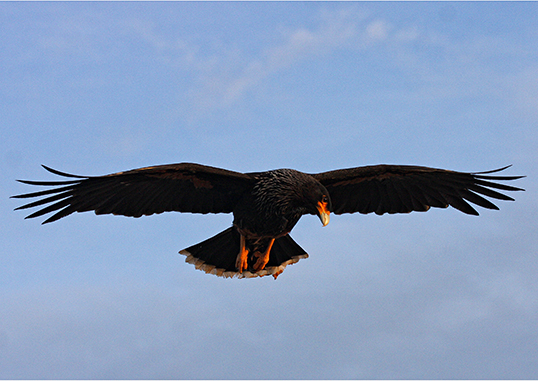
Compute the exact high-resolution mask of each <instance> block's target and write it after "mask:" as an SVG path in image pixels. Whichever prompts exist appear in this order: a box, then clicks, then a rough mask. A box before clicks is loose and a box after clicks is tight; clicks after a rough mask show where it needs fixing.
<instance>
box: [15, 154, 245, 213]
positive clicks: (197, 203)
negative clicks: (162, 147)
mask: <svg viewBox="0 0 538 381" xmlns="http://www.w3.org/2000/svg"><path fill="white" fill-rule="evenodd" d="M43 167H44V168H45V169H46V170H47V171H49V172H52V173H54V174H56V175H59V176H64V177H70V178H74V179H76V180H68V181H28V180H18V181H20V182H21V183H24V184H30V185H44V186H54V187H55V188H52V189H47V190H44V191H40V192H33V193H27V194H21V195H18V196H13V197H14V198H32V197H41V196H46V197H45V198H42V199H40V200H37V201H35V202H31V203H29V204H26V205H23V206H20V207H18V208H17V209H27V208H33V207H37V206H42V205H46V204H50V205H48V206H46V207H45V208H43V209H40V210H38V211H37V212H35V213H33V214H30V215H29V216H28V217H26V218H33V217H38V216H41V215H44V214H47V213H51V212H56V213H55V214H53V215H52V216H51V217H50V218H48V219H47V220H45V221H44V222H43V223H48V222H53V221H56V220H58V219H60V218H62V217H65V216H67V215H69V214H71V213H73V212H86V211H91V210H93V211H95V213H96V214H119V215H123V216H131V217H140V216H142V215H150V214H154V213H162V212H169V211H176V212H190V213H230V212H232V210H233V208H234V206H235V204H236V203H237V201H238V200H239V198H240V197H241V195H242V194H243V193H244V192H245V191H246V190H248V189H250V188H251V187H252V184H253V179H252V177H251V176H249V175H246V174H242V173H238V172H232V171H227V170H224V169H219V168H214V167H208V166H204V165H200V164H191V163H181V164H170V165H159V166H155V167H147V168H140V169H134V170H131V171H127V172H119V173H113V174H110V175H106V176H95V177H94V176H76V175H71V174H68V173H63V172H59V171H57V170H54V169H51V168H48V167H46V166H43Z"/></svg>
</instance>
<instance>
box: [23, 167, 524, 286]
mask: <svg viewBox="0 0 538 381" xmlns="http://www.w3.org/2000/svg"><path fill="white" fill-rule="evenodd" d="M43 167H44V168H45V169H46V170H48V171H49V172H52V173H54V174H56V175H59V176H64V177H68V178H72V179H73V180H67V181H28V180H18V181H20V182H22V183H24V184H30V185H44V186H53V187H54V188H51V189H47V190H44V191H40V192H33V193H27V194H22V195H17V196H13V197H15V198H32V197H40V196H45V197H44V198H41V199H39V200H37V201H34V202H31V203H29V204H26V205H23V206H20V207H18V208H17V209H27V208H33V207H36V206H42V205H45V204H49V205H48V206H46V207H44V208H43V209H40V210H38V211H36V212H34V213H33V214H30V215H29V216H28V217H27V218H33V217H38V216H41V215H44V214H46V213H50V212H55V213H54V214H53V215H52V216H50V217H49V218H48V219H47V220H45V221H44V222H43V223H48V222H53V221H56V220H58V219H60V218H62V217H65V216H68V215H69V214H71V213H73V212H86V211H91V210H93V211H95V213H96V214H117V215H123V216H130V217H140V216H143V215H151V214H155V213H162V212H171V211H175V212H189V213H233V215H234V220H233V225H232V226H231V227H229V228H228V229H226V230H224V231H223V232H221V233H219V234H217V235H216V236H214V237H212V238H209V239H207V240H205V241H203V242H201V243H199V244H197V245H194V246H191V247H189V248H187V249H185V250H182V251H180V253H181V254H183V255H186V256H187V258H186V261H187V262H189V263H192V264H194V265H195V266H196V268H197V269H200V270H203V271H205V272H206V273H211V274H215V275H218V276H224V277H234V276H236V277H239V278H244V277H247V278H250V277H257V276H265V275H273V276H274V277H275V279H276V277H277V276H278V275H279V274H280V273H282V271H284V268H285V267H286V266H287V265H289V264H292V263H295V262H297V261H298V260H299V259H301V258H307V257H308V254H307V253H306V252H305V251H304V250H303V249H302V248H301V247H300V246H299V245H298V244H297V243H295V241H294V240H293V239H292V238H291V237H290V236H289V234H288V233H289V232H290V231H291V230H292V229H293V227H294V226H295V224H296V223H297V222H298V221H299V219H300V218H301V216H302V215H304V214H313V215H317V216H318V217H319V218H320V220H321V223H322V224H323V226H325V225H327V224H328V223H329V214H330V213H331V212H333V213H335V214H342V213H355V212H359V213H363V214H367V213H372V212H374V213H376V214H384V213H409V212H412V211H426V210H428V209H429V208H430V207H432V206H433V207H437V208H446V207H448V206H449V205H451V206H453V207H454V208H456V209H458V210H460V211H462V212H463V213H467V214H473V215H478V212H477V211H476V210H475V209H474V208H473V207H472V206H471V205H469V203H467V201H469V202H471V203H473V204H476V205H479V206H481V207H484V208H488V209H498V208H497V206H495V205H494V204H493V203H491V202H490V201H488V200H486V199H485V198H484V197H482V196H480V195H484V196H487V197H491V198H494V199H499V200H513V199H512V198H511V197H509V196H506V195H504V194H502V193H499V192H497V191H496V190H494V189H499V190H503V191H520V190H523V189H520V188H516V187H513V186H509V185H504V184H499V183H497V182H494V181H508V180H516V179H519V178H521V177H523V176H497V175H495V176H491V175H490V174H491V173H494V172H499V171H502V170H504V169H506V168H508V167H504V168H500V169H496V170H493V171H488V172H478V173H463V172H455V171H449V170H443V169H435V168H427V167H417V166H403V165H374V166H366V167H358V168H349V169H340V170H336V171H330V172H323V173H317V174H306V173H303V172H299V171H295V170H293V169H277V170H273V171H267V172H255V173H238V172H232V171H228V170H224V169H219V168H214V167H208V166H204V165H200V164H192V163H181V164H170V165H159V166H155V167H146V168H140V169H134V170H131V171H126V172H118V173H113V174H110V175H106V176H76V175H71V174H67V173H63V172H59V171H57V170H54V169H51V168H48V167H46V166H43ZM492 180H493V181H492ZM492 188H493V189H492Z"/></svg>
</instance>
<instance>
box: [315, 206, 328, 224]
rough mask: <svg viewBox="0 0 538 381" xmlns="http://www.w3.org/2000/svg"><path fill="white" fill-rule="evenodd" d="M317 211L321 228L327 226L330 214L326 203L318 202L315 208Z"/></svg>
mask: <svg viewBox="0 0 538 381" xmlns="http://www.w3.org/2000/svg"><path fill="white" fill-rule="evenodd" d="M316 208H317V209H318V216H319V219H320V220H321V223H322V224H323V226H327V224H328V223H329V220H330V219H331V216H330V214H331V212H330V211H329V208H328V205H327V203H326V202H321V201H320V202H318V205H317V207H316Z"/></svg>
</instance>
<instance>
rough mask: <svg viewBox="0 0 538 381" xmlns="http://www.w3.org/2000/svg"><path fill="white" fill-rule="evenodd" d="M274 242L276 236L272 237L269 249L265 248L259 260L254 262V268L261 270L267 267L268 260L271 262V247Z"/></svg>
mask: <svg viewBox="0 0 538 381" xmlns="http://www.w3.org/2000/svg"><path fill="white" fill-rule="evenodd" d="M273 243H275V239H274V238H273V239H271V241H270V242H269V244H268V245H267V249H265V251H264V252H263V254H262V255H260V256H259V257H258V260H257V261H256V263H255V264H254V270H256V271H259V270H263V269H264V268H265V265H266V264H267V262H269V254H270V253H271V248H272V247H273Z"/></svg>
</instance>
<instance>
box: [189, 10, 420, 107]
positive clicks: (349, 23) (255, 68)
mask: <svg viewBox="0 0 538 381" xmlns="http://www.w3.org/2000/svg"><path fill="white" fill-rule="evenodd" d="M309 24H312V23H309ZM313 24H314V25H313V26H296V27H294V28H282V29H284V30H281V31H280V35H281V38H280V42H279V43H276V44H275V45H273V46H268V47H266V48H265V49H262V50H261V52H260V53H259V54H258V55H257V56H250V57H245V56H244V55H243V54H241V52H238V55H237V56H236V60H234V61H233V67H230V66H227V65H214V66H213V70H212V71H211V72H209V73H207V74H206V75H205V76H204V77H203V78H201V79H200V81H199V86H198V87H197V88H196V89H194V90H193V91H192V93H191V94H190V96H191V97H192V98H191V99H193V102H194V103H195V105H196V106H197V107H196V108H198V109H204V110H206V109H207V108H214V107H217V108H219V107H229V106H232V105H234V104H236V103H237V102H238V101H240V100H241V99H243V98H244V97H245V96H246V95H247V94H248V93H249V91H251V90H253V89H254V88H256V87H257V86H258V85H260V84H262V83H263V82H264V81H265V80H266V79H267V78H268V77H270V76H271V75H273V74H275V73H278V72H281V71H283V70H286V69H288V68H290V67H292V66H293V65H295V64H298V63H300V62H302V61H305V60H309V59H314V58H315V57H319V56H323V55H328V54H331V53H332V52H334V51H336V50H339V49H365V48H368V47H371V46H374V45H376V44H379V43H383V42H385V41H388V40H394V41H400V42H409V41H411V40H413V39H415V38H416V37H417V31H416V30H411V31H410V30H398V29H396V28H394V27H393V26H392V25H391V24H390V23H389V22H387V21H385V20H382V19H373V20H371V19H369V18H368V17H366V16H365V15H364V14H363V13H361V12H358V11H357V10H356V9H354V8H352V9H344V10H339V11H335V12H325V13H323V14H322V15H321V16H320V17H319V18H318V20H317V21H316V22H314V23H313ZM275 32H276V31H275Z"/></svg>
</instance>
